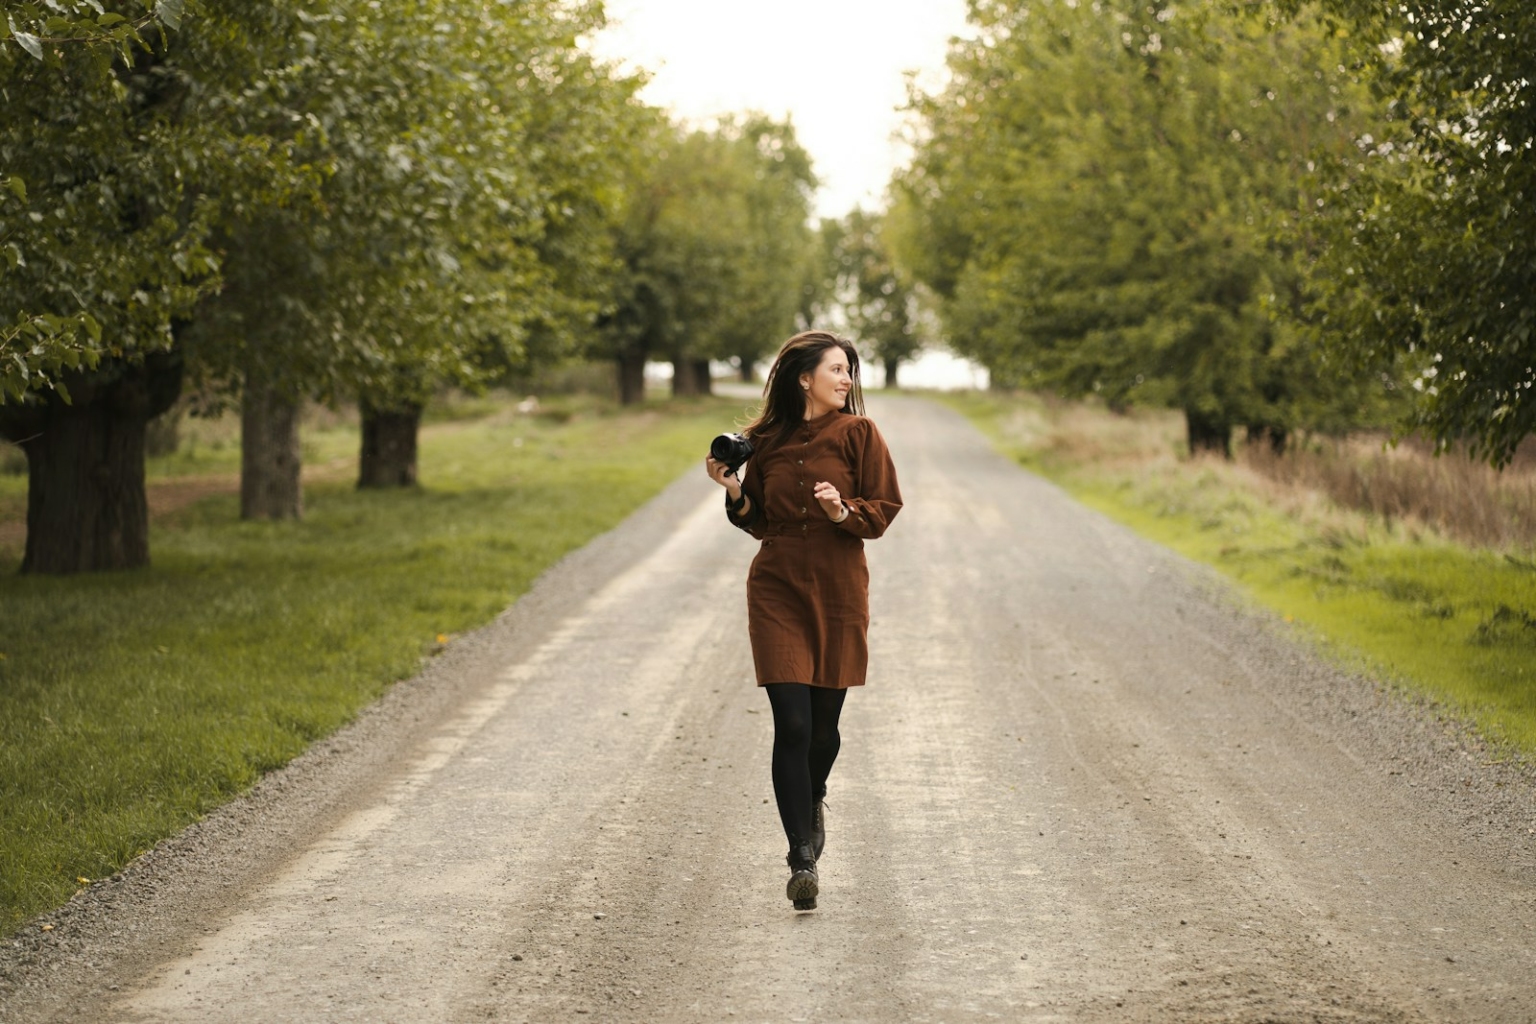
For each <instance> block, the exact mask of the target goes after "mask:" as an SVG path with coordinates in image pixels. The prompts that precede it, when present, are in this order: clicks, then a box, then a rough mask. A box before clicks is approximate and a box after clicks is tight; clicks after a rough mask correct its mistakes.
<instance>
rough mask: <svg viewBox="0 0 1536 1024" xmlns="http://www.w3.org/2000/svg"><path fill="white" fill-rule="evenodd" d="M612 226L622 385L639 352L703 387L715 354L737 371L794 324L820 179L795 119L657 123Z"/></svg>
mask: <svg viewBox="0 0 1536 1024" xmlns="http://www.w3.org/2000/svg"><path fill="white" fill-rule="evenodd" d="M645 148H646V151H647V152H648V154H649V158H648V159H647V160H646V161H645V162H644V163H643V165H641V166H639V167H637V168H636V170H635V173H634V175H633V180H632V183H631V186H630V189H629V199H628V202H627V204H626V212H625V215H624V218H623V220H622V223H621V226H620V228H619V230H618V240H617V243H616V245H617V251H618V253H619V254H620V257H621V259H622V260H623V265H624V270H623V273H622V274H621V275H620V277H619V278H618V279H617V281H616V287H615V290H614V292H613V296H612V299H611V302H610V307H609V310H608V312H607V314H606V315H605V317H604V319H603V343H604V345H605V348H606V350H607V351H608V352H609V353H612V354H613V355H614V357H615V358H616V359H617V361H618V365H619V376H620V394H621V397H622V398H623V399H624V400H625V401H635V400H638V399H639V398H640V397H641V394H642V392H641V384H642V378H641V376H640V375H641V373H642V371H643V368H644V364H645V360H646V359H648V358H654V357H658V356H659V357H665V358H669V359H671V360H672V363H673V371H674V372H673V387H674V390H675V391H676V392H677V393H679V394H689V393H696V392H699V391H707V390H708V388H709V383H710V382H709V364H710V360H712V359H726V358H735V359H737V360H739V361H740V363H741V365H742V367H743V371H744V374H745V373H750V367H751V365H752V362H753V361H754V360H756V359H758V358H760V357H761V356H762V354H763V353H764V352H765V351H766V350H767V348H768V346H770V345H772V344H774V343H775V342H776V341H777V340H779V339H781V338H782V337H783V336H785V335H786V334H788V333H790V332H791V331H792V330H793V328H794V323H795V315H796V312H797V310H798V309H799V308H800V302H801V289H802V286H803V282H804V277H805V271H804V267H805V261H806V260H807V259H809V258H810V255H811V252H812V249H813V243H812V238H811V232H810V229H809V227H808V225H807V219H808V217H809V213H810V193H811V188H812V187H813V186H814V183H815V179H814V177H813V176H812V174H811V168H810V160H809V158H808V157H807V156H806V154H805V151H804V150H803V149H802V148H801V147H800V146H799V144H798V143H797V142H796V141H795V137H794V131H793V128H792V127H791V126H790V125H788V124H779V123H776V122H774V121H772V120H770V119H767V118H762V117H750V118H747V119H745V120H743V121H741V122H736V121H726V122H723V123H722V124H720V125H718V126H717V127H715V128H713V129H695V130H692V131H686V130H683V129H681V128H679V127H677V126H674V125H671V124H668V123H664V122H661V123H657V124H656V125H655V127H654V129H653V131H652V133H651V135H650V138H649V140H648V141H647V143H646V146H645Z"/></svg>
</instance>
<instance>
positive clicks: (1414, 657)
mask: <svg viewBox="0 0 1536 1024" xmlns="http://www.w3.org/2000/svg"><path fill="white" fill-rule="evenodd" d="M946 401H948V402H949V403H950V404H951V405H952V406H953V407H954V408H956V409H958V410H959V411H961V412H962V413H964V414H966V415H967V416H968V417H970V418H971V419H972V420H973V421H974V422H975V423H976V424H977V425H978V426H980V427H981V428H982V429H983V431H985V432H986V433H987V434H988V435H990V436H991V437H992V438H993V440H994V442H995V443H996V444H997V445H998V447H999V448H1000V449H1001V450H1003V451H1004V452H1006V453H1007V454H1009V455H1011V456H1012V457H1014V458H1015V459H1017V460H1018V461H1019V462H1020V463H1022V464H1023V465H1024V466H1026V467H1028V468H1029V469H1031V470H1034V471H1035V472H1038V473H1040V474H1041V475H1043V476H1046V477H1048V478H1049V479H1051V480H1053V481H1054V482H1056V483H1057V484H1059V485H1060V486H1062V487H1063V488H1064V489H1066V490H1067V491H1068V492H1069V493H1071V494H1072V495H1073V496H1074V497H1076V498H1077V499H1078V500H1080V501H1082V502H1083V503H1084V504H1086V505H1088V506H1090V507H1092V508H1095V509H1098V510H1099V511H1101V512H1104V513H1105V514H1107V515H1109V516H1111V517H1112V518H1114V519H1117V520H1119V521H1120V522H1122V523H1125V524H1126V525H1127V526H1130V527H1131V528H1132V529H1134V530H1136V531H1137V532H1139V533H1141V534H1143V535H1144V536H1146V537H1149V538H1151V539H1153V540H1155V541H1158V542H1159V543H1162V544H1164V545H1166V546H1168V547H1171V548H1173V549H1174V550H1176V551H1178V552H1179V553H1181V554H1183V555H1185V556H1187V557H1189V558H1192V559H1195V560H1197V561H1200V562H1204V563H1206V564H1208V565H1212V566H1215V567H1216V568H1217V569H1219V570H1221V571H1222V572H1223V573H1225V574H1226V575H1228V576H1230V577H1231V578H1232V579H1234V580H1235V581H1236V582H1237V583H1239V584H1240V585H1241V588H1242V589H1243V590H1244V591H1246V592H1247V593H1248V594H1249V595H1251V596H1252V597H1253V598H1255V599H1256V600H1257V601H1258V602H1259V603H1261V604H1263V605H1265V606H1267V607H1269V608H1271V609H1273V610H1274V611H1276V612H1278V613H1280V614H1281V615H1282V616H1284V617H1285V619H1286V620H1287V621H1295V622H1297V623H1301V624H1302V625H1304V626H1305V627H1306V628H1307V629H1308V630H1309V631H1310V632H1311V633H1312V634H1313V635H1314V636H1316V637H1317V638H1318V639H1320V640H1321V641H1322V644H1323V646H1324V647H1325V648H1326V649H1328V650H1329V651H1330V652H1331V653H1332V654H1333V656H1335V657H1336V658H1338V659H1340V660H1342V661H1344V662H1345V663H1346V664H1348V665H1349V666H1350V667H1351V668H1358V669H1362V670H1364V671H1368V672H1370V673H1372V674H1373V675H1376V676H1377V677H1379V678H1384V679H1386V680H1388V681H1390V682H1392V683H1394V684H1397V685H1400V686H1402V687H1404V688H1406V689H1408V690H1409V691H1411V692H1413V693H1416V694H1421V695H1424V696H1427V697H1428V698H1430V699H1432V700H1434V701H1436V702H1439V703H1441V704H1443V705H1445V706H1446V707H1448V708H1450V709H1452V710H1453V711H1454V712H1455V713H1457V714H1458V715H1460V716H1462V717H1465V718H1467V719H1469V720H1471V721H1472V722H1473V723H1474V724H1475V726H1476V727H1477V728H1478V730H1479V731H1480V732H1481V733H1482V734H1483V735H1484V736H1485V737H1487V738H1488V739H1489V740H1490V741H1492V742H1494V743H1495V744H1500V745H1503V746H1506V747H1508V748H1511V749H1513V750H1516V751H1518V752H1520V753H1522V754H1525V755H1531V754H1536V561H1533V560H1532V558H1531V552H1530V551H1529V550H1528V549H1525V550H1522V549H1519V548H1507V549H1504V550H1496V549H1492V548H1477V547H1472V546H1468V545H1464V544H1457V543H1453V542H1451V541H1448V540H1446V539H1444V538H1443V537H1441V536H1440V535H1438V534H1437V533H1436V532H1435V531H1434V530H1433V529H1431V528H1428V527H1425V526H1423V525H1422V524H1417V523H1414V522H1410V521H1403V520H1382V519H1381V518H1379V517H1372V516H1369V515H1363V514H1360V513H1357V512H1351V511H1348V510H1345V509H1340V508H1338V507H1337V506H1335V505H1334V504H1333V503H1331V502H1329V501H1328V500H1326V499H1325V498H1323V497H1321V496H1319V495H1318V494H1316V493H1313V492H1308V491H1305V490H1296V489H1291V490H1282V489H1279V488H1277V485H1276V484H1275V483H1274V481H1272V480H1266V479H1262V478H1260V477H1259V476H1258V475H1257V474H1255V473H1253V472H1251V471H1249V470H1247V469H1245V468H1244V467H1243V466H1242V465H1239V464H1232V463H1227V462H1225V461H1223V460H1220V459H1205V458H1203V459H1194V460H1191V459H1187V458H1183V457H1181V456H1180V454H1179V452H1180V450H1181V449H1182V432H1181V422H1180V420H1179V418H1178V417H1177V416H1176V415H1169V414H1165V413H1161V412H1157V411H1143V412H1137V413H1134V414H1132V415H1130V416H1114V415H1112V414H1110V413H1109V412H1107V411H1105V410H1101V409H1096V408H1092V407H1088V406H1083V405H1081V404H1072V405H1069V404H1065V403H1055V402H1050V401H1046V400H1043V399H1040V398H1037V397H1032V396H1019V397H998V396H992V395H980V394H969V395H953V396H949V397H947V398H946Z"/></svg>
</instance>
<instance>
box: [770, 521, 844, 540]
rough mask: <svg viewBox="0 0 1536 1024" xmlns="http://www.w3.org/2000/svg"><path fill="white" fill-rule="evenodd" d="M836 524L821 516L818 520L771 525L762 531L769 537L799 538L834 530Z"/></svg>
mask: <svg viewBox="0 0 1536 1024" xmlns="http://www.w3.org/2000/svg"><path fill="white" fill-rule="evenodd" d="M835 529H837V524H836V523H834V522H832V520H830V519H827V518H826V517H825V516H823V517H822V518H820V519H802V520H801V521H800V522H798V523H796V522H788V523H773V524H771V525H769V526H768V527H767V528H765V529H764V531H763V532H764V534H765V535H766V536H769V537H789V536H795V537H801V536H805V535H807V534H811V533H817V532H820V531H822V530H835Z"/></svg>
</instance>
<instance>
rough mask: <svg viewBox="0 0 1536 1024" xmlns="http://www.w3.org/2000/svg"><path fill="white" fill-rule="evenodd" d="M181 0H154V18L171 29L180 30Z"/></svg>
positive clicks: (182, 5)
mask: <svg viewBox="0 0 1536 1024" xmlns="http://www.w3.org/2000/svg"><path fill="white" fill-rule="evenodd" d="M183 8H184V4H183V0H155V17H157V18H159V19H160V20H161V21H163V22H165V24H166V25H168V26H170V27H171V28H173V29H177V28H181V15H182V10H183Z"/></svg>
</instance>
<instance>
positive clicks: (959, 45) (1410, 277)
mask: <svg viewBox="0 0 1536 1024" xmlns="http://www.w3.org/2000/svg"><path fill="white" fill-rule="evenodd" d="M970 11H971V21H972V28H973V37H972V38H968V39H964V40H958V41H956V42H955V43H954V44H953V45H952V49H951V54H950V59H949V67H950V71H951V73H952V77H951V80H950V82H949V83H948V84H947V85H946V86H945V87H944V88H943V89H942V90H939V91H937V92H934V93H932V94H921V93H918V94H914V96H913V99H912V106H913V109H914V113H915V118H916V122H917V127H918V132H917V146H916V156H915V159H914V160H913V162H912V164H911V166H910V167H909V168H908V169H906V170H905V171H903V172H902V173H901V174H900V175H899V177H898V180H897V181H896V183H895V187H894V189H893V202H892V205H891V209H890V211H889V212H888V214H887V217H886V224H885V234H886V235H887V236H888V237H889V239H890V240H891V245H892V247H893V249H894V252H895V255H896V259H897V263H898V265H899V267H900V268H901V270H902V271H903V272H904V274H905V275H906V276H907V277H908V278H909V279H910V280H911V281H913V282H914V283H915V284H916V285H917V286H921V287H926V288H927V289H929V290H931V292H932V293H933V294H934V295H935V296H936V299H937V305H938V309H939V311H940V315H941V317H942V322H943V328H944V333H945V336H946V337H947V338H948V340H949V342H950V344H951V345H952V346H953V347H954V348H955V349H956V350H958V351H960V352H962V353H964V354H966V355H969V356H971V357H973V358H975V359H977V360H979V361H981V362H982V363H984V364H986V365H987V366H988V367H990V368H991V371H992V374H993V379H994V380H995V381H998V382H1000V383H1003V384H1011V385H1020V386H1031V387H1044V388H1049V389H1052V390H1054V391H1057V392H1059V393H1063V394H1067V395H1086V394H1097V395H1100V396H1102V398H1103V399H1104V400H1105V401H1106V402H1107V403H1108V404H1109V405H1110V406H1111V407H1124V406H1128V405H1130V404H1132V403H1143V404H1160V405H1170V406H1172V407H1174V408H1178V409H1182V410H1183V411H1184V414H1185V417H1186V422H1187V425H1188V437H1189V442H1190V445H1191V447H1192V448H1202V447H1203V448H1211V449H1218V450H1226V449H1227V447H1228V445H1229V444H1230V438H1231V436H1232V433H1233V431H1234V430H1235V429H1237V428H1246V429H1247V431H1248V433H1249V436H1250V437H1251V438H1255V439H1258V438H1263V439H1265V440H1267V441H1268V443H1270V444H1273V445H1275V446H1277V447H1280V446H1283V445H1284V444H1285V443H1286V439H1287V437H1288V436H1289V435H1290V434H1291V433H1292V432H1293V431H1296V430H1298V429H1306V430H1325V431H1339V430H1344V429H1348V428H1350V427H1353V426H1360V425H1385V424H1395V425H1397V426H1398V427H1400V428H1404V429H1409V430H1418V431H1420V432H1422V433H1423V434H1425V435H1426V436H1427V437H1428V438H1430V439H1431V440H1433V441H1434V442H1436V443H1437V444H1438V445H1439V446H1441V447H1445V446H1450V445H1455V444H1466V445H1468V446H1469V447H1470V448H1471V450H1472V451H1474V452H1475V453H1476V454H1478V455H1480V456H1481V457H1483V458H1486V459H1487V460H1489V461H1491V462H1493V463H1494V464H1496V465H1502V464H1504V463H1505V462H1507V461H1508V459H1509V458H1510V456H1511V454H1512V453H1513V451H1514V449H1515V447H1516V446H1517V445H1518V444H1519V442H1520V441H1521V439H1523V438H1524V437H1526V436H1527V435H1528V434H1529V433H1531V431H1532V428H1533V425H1536V397H1533V395H1532V388H1533V386H1536V102H1533V100H1536V5H1532V4H1529V3H1526V2H1524V0H1487V2H1481V3H1467V2H1464V0H1400V2H1394V3H1391V4H1382V3H1379V2H1375V0H1319V2H1302V0H1282V2H1273V3H1272V2H1265V0H1255V2H1238V0H1205V2H1198V0H1197V2H1181V3H1172V2H1167V0H1151V2H1149V0H1076V2H1074V0H971V3H970Z"/></svg>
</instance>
